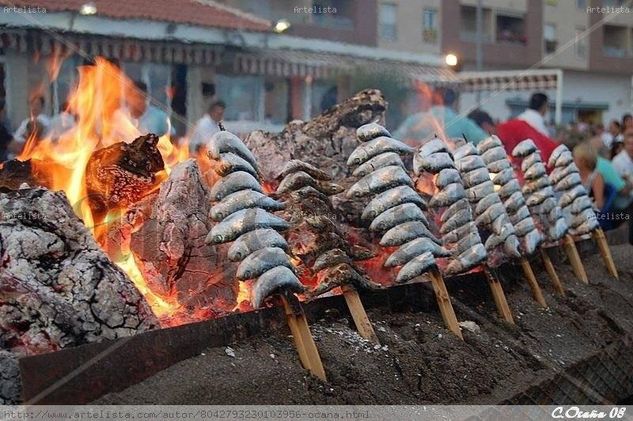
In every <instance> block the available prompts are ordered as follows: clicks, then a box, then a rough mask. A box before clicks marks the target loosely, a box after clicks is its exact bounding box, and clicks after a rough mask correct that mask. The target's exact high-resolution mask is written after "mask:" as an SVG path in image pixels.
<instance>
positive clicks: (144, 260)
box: [130, 160, 238, 323]
mask: <svg viewBox="0 0 633 421" xmlns="http://www.w3.org/2000/svg"><path fill="white" fill-rule="evenodd" d="M210 201H211V196H210V192H209V189H208V188H207V187H206V186H205V184H204V183H203V181H202V176H201V175H200V171H199V169H198V165H197V163H196V161H194V160H187V161H184V162H182V163H180V164H178V165H176V166H175V167H173V168H172V170H171V173H170V174H169V177H168V178H167V180H166V181H165V182H164V183H162V184H161V186H160V190H159V192H158V194H157V196H156V198H155V200H154V201H153V204H152V206H151V211H150V213H149V214H147V215H137V216H139V217H141V218H143V221H142V222H141V223H142V225H141V226H140V228H138V229H137V230H135V231H134V232H133V233H132V234H131V242H130V248H131V250H132V252H134V255H135V257H136V259H135V260H136V262H137V264H138V266H139V269H140V271H141V272H142V273H143V275H144V279H145V281H146V282H147V284H148V286H149V288H150V289H151V290H152V291H153V292H154V293H156V294H158V295H160V296H163V297H174V298H175V299H176V301H177V302H178V304H179V305H180V306H181V307H182V308H180V309H179V311H178V313H177V314H171V315H166V318H175V319H179V318H184V319H187V318H188V316H190V315H194V314H199V313H200V312H204V313H207V314H209V313H210V314H211V315H216V313H218V312H220V313H222V312H229V311H231V310H232V309H233V308H234V307H235V304H236V300H237V294H238V288H237V284H236V283H235V282H234V279H235V272H236V267H237V265H236V264H234V263H233V262H231V261H230V260H229V259H227V248H226V247H213V246H210V245H207V244H205V237H206V235H207V233H208V232H209V230H210V228H211V224H210V223H209V222H208V215H209V213H210V211H211V205H210ZM165 322H166V323H170V322H169V320H165Z"/></svg>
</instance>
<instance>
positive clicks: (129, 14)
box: [0, 0, 270, 31]
mask: <svg viewBox="0 0 633 421" xmlns="http://www.w3.org/2000/svg"><path fill="white" fill-rule="evenodd" d="M87 3H93V4H94V5H96V7H97V16H102V17H108V18H113V19H147V20H154V21H161V22H173V23H178V24H189V25H199V26H206V27H214V28H226V29H243V30H246V31H267V30H269V28H270V22H268V21H267V20H265V19H261V18H258V17H256V16H253V15H250V14H248V13H245V12H242V11H240V10H237V9H234V8H230V7H227V6H224V5H220V4H218V3H216V2H214V1H212V0H92V1H90V0H26V1H25V0H0V5H2V6H8V7H13V6H16V7H23V8H27V7H28V8H31V9H34V8H37V7H40V8H45V9H46V11H47V12H48V13H51V12H69V11H70V12H78V11H79V9H80V8H81V6H82V5H84V4H87Z"/></svg>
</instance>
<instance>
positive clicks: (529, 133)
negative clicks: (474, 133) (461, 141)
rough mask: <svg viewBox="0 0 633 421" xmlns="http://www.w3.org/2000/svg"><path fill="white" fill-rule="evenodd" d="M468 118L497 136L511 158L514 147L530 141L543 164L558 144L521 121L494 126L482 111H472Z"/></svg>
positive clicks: (510, 121) (512, 120)
mask: <svg viewBox="0 0 633 421" xmlns="http://www.w3.org/2000/svg"><path fill="white" fill-rule="evenodd" d="M469 117H470V118H471V119H472V120H474V121H475V122H476V123H477V124H478V125H479V127H481V128H482V129H484V130H485V131H487V132H488V133H490V134H496V135H497V136H499V139H501V142H503V146H504V147H505V149H506V152H507V154H508V156H512V150H513V149H514V147H515V146H516V145H518V144H519V143H521V142H522V141H524V140H525V139H532V140H533V141H534V144H535V145H536V147H537V148H539V150H540V151H541V158H543V162H545V163H547V161H548V160H549V156H550V155H551V154H552V152H553V151H554V149H556V147H557V146H558V142H556V141H555V140H553V139H551V138H549V137H548V136H545V135H544V134H542V133H541V132H539V131H538V130H536V129H535V128H533V127H532V126H530V125H529V124H528V123H527V122H525V121H523V120H519V119H516V118H515V119H511V120H508V121H506V122H505V123H499V124H497V125H496V126H495V125H494V122H493V121H492V118H491V117H490V115H489V114H488V113H486V112H485V111H482V110H475V111H473V112H472V113H470V115H469Z"/></svg>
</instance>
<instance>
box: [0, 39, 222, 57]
mask: <svg viewBox="0 0 633 421" xmlns="http://www.w3.org/2000/svg"><path fill="white" fill-rule="evenodd" d="M0 39H1V40H2V47H3V48H12V49H16V50H18V51H19V52H21V53H25V52H27V51H32V52H33V53H34V54H36V55H39V56H40V57H46V56H51V55H60V56H62V57H64V56H67V55H70V54H73V53H76V52H81V53H83V54H85V55H87V56H93V57H94V56H103V57H107V58H111V59H117V60H123V61H134V62H147V61H149V62H156V63H167V64H169V63H176V64H196V65H217V64H219V63H220V61H221V58H222V51H223V48H222V47H221V46H217V45H202V44H184V43H177V42H169V41H166V42H152V41H139V40H130V39H121V38H109V37H99V36H86V35H77V34H63V33H41V32H32V31H4V32H2V33H1V34H0Z"/></svg>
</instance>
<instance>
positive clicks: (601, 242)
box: [591, 228, 620, 279]
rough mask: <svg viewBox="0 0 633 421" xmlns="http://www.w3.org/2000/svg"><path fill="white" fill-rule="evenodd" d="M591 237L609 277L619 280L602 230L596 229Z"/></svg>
mask: <svg viewBox="0 0 633 421" xmlns="http://www.w3.org/2000/svg"><path fill="white" fill-rule="evenodd" d="M591 236H592V237H593V239H594V240H595V241H596V243H597V244H598V249H599V250H600V255H601V256H602V260H604V264H605V265H606V266H607V270H608V271H609V273H610V274H611V276H613V277H615V279H620V276H619V275H618V269H617V268H616V267H615V262H614V261H613V256H611V250H610V249H609V244H607V238H606V237H605V235H604V231H602V228H598V229H597V230H595V231H594V232H592V233H591Z"/></svg>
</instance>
